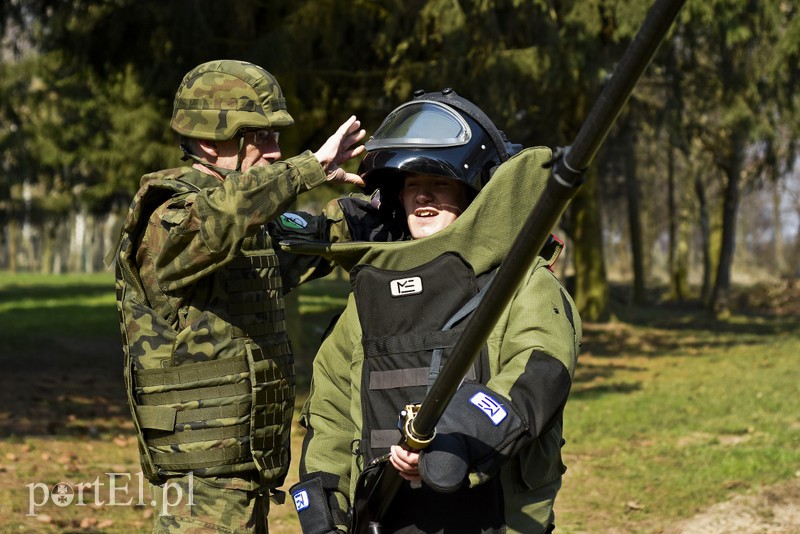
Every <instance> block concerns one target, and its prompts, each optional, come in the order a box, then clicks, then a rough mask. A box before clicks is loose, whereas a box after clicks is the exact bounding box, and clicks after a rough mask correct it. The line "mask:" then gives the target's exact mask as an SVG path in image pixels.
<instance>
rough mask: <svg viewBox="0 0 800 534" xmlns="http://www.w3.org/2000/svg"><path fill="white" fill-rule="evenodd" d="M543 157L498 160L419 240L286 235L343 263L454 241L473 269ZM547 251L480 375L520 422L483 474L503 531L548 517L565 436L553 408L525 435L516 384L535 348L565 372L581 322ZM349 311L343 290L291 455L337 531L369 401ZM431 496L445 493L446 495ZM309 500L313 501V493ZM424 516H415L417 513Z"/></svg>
mask: <svg viewBox="0 0 800 534" xmlns="http://www.w3.org/2000/svg"><path fill="white" fill-rule="evenodd" d="M550 157H551V152H550V150H549V149H544V148H535V149H527V150H524V151H523V152H521V153H520V154H518V155H516V156H514V157H513V158H511V159H510V160H509V161H508V162H506V163H504V164H503V165H502V166H500V167H499V168H498V170H497V172H496V173H495V175H494V177H493V178H492V180H491V181H490V182H489V183H488V185H487V186H485V187H484V188H483V190H482V191H481V193H480V194H479V195H478V196H477V198H476V199H475V200H474V201H473V203H472V204H471V205H470V206H469V208H468V209H467V210H466V211H465V212H464V213H463V214H462V215H461V216H460V217H459V218H458V219H457V220H456V221H455V222H454V223H453V224H452V225H451V226H449V227H448V228H446V229H444V230H442V231H440V232H439V233H437V234H435V235H433V236H430V237H427V238H424V239H422V240H419V241H411V242H399V243H381V244H370V245H368V244H364V243H357V242H354V243H341V244H333V245H328V246H323V245H318V246H317V247H316V248H315V247H314V246H309V245H301V244H295V245H288V244H286V248H289V249H293V250H301V249H302V250H305V251H307V252H310V251H314V252H316V253H320V254H324V255H326V256H328V257H330V258H333V259H335V260H336V261H337V262H339V263H341V264H342V265H344V266H345V267H346V268H348V269H352V268H353V267H355V266H356V265H369V266H370V268H378V269H384V270H395V271H398V272H400V273H402V272H405V271H408V270H410V269H414V268H417V267H419V266H421V265H423V264H427V263H428V262H430V261H432V260H434V258H437V257H439V256H440V255H441V254H442V253H443V252H446V251H453V252H456V253H458V254H459V255H460V256H461V257H463V258H464V260H465V261H466V262H467V263H468V264H469V265H470V266H471V267H472V268H473V270H474V272H475V274H476V275H478V276H480V275H481V274H483V273H486V272H489V271H491V270H493V269H494V268H496V267H497V266H498V265H499V264H500V263H501V262H502V260H503V258H504V257H505V255H506V254H507V253H508V250H509V248H510V245H511V243H512V242H513V240H514V238H515V237H516V235H517V233H518V232H519V229H520V228H521V226H522V224H523V222H524V219H525V217H526V216H527V214H528V213H529V212H530V210H531V208H532V207H533V205H534V203H535V201H536V199H537V198H538V197H539V195H540V194H541V191H542V189H543V187H544V184H545V181H546V179H547V176H548V171H546V170H545V169H543V168H542V164H543V163H544V162H546V161H548V160H549V159H550ZM552 260H553V259H552V258H542V257H539V258H537V260H536V261H535V262H534V264H533V265H532V266H531V267H530V269H529V270H528V271H527V274H526V275H525V277H524V281H523V283H522V284H521V287H520V288H519V289H518V291H517V292H516V294H515V296H514V298H513V300H512V301H511V302H510V303H509V305H508V306H507V307H506V309H505V310H504V311H503V313H502V314H501V316H500V318H499V320H498V322H497V324H496V326H495V327H494V330H493V331H492V333H491V335H490V337H489V338H488V341H487V345H488V365H489V377H488V381H486V382H485V384H484V385H485V387H487V388H488V391H490V392H494V393H495V394H497V395H498V396H499V397H500V398H503V399H506V400H507V401H510V404H511V405H512V406H513V407H514V410H515V411H516V412H517V413H518V414H519V416H520V417H521V419H522V420H523V421H524V422H525V424H526V425H528V426H527V430H526V431H525V432H523V433H522V434H521V435H518V436H517V438H515V440H516V441H517V442H518V443H517V446H513V447H511V449H509V450H513V453H511V454H510V455H509V456H508V457H504V459H502V461H501V464H502V466H501V467H500V468H499V472H495V474H493V475H492V476H491V478H492V480H493V483H496V482H497V479H498V478H499V482H500V483H499V485H498V487H500V488H501V490H500V491H501V492H502V497H501V499H502V500H501V502H502V503H503V504H502V506H503V508H504V510H503V515H504V524H503V525H502V526H501V527H500V528H501V529H506V530H505V531H507V532H521V533H525V534H531V533H536V532H544V531H545V530H546V529H547V528H548V527H549V526H550V525H551V524H553V521H554V516H553V511H552V508H553V502H554V499H555V497H556V494H557V492H558V490H559V489H560V487H561V476H562V474H563V472H564V470H565V467H564V466H563V464H562V460H561V447H562V445H563V443H564V441H563V439H562V417H561V412H560V411H558V413H556V414H554V416H553V420H552V421H551V422H550V423H549V424H547V425H546V426H545V427H544V428H543V430H541V434H538V435H535V433H534V426H535V425H534V421H533V419H534V414H533V411H532V410H530V411H527V412H526V406H528V405H529V404H532V403H533V401H530V399H527V398H520V395H521V392H524V393H525V396H535V395H536V392H535V391H534V392H533V393H531V390H530V388H520V387H518V386H519V385H520V384H521V383H525V382H526V381H528V382H530V380H531V378H533V381H534V382H535V380H536V377H530V376H529V375H530V373H531V372H534V373H535V372H536V367H535V366H533V365H532V361H533V359H534V356H535V355H536V357H540V358H541V357H545V358H549V359H551V360H552V361H555V360H557V362H560V364H558V363H556V366H561V365H563V369H564V375H565V376H567V374H568V377H567V378H566V380H567V381H568V382H569V381H570V380H571V377H572V375H573V373H574V370H575V365H576V362H577V357H578V350H579V344H580V339H581V335H582V331H581V322H580V318H579V317H578V315H577V313H576V312H575V306H574V303H573V302H572V300H571V298H570V297H569V295H568V294H567V292H566V290H565V289H564V288H563V287H562V285H561V284H560V282H559V281H558V279H557V278H556V277H555V276H554V274H553V272H552V271H551V270H550V269H548V267H549V266H550V264H551V261H552ZM377 290H378V288H376V291H377ZM358 310H359V307H358V306H357V302H356V299H355V298H354V296H353V295H352V294H351V295H350V298H349V300H348V303H347V307H346V309H345V311H344V312H343V314H342V315H341V317H340V318H339V320H338V322H337V323H336V325H335V327H334V328H333V330H332V331H331V333H330V335H329V336H328V337H327V338H326V339H325V340H324V342H323V344H322V346H321V348H320V350H319V352H318V354H317V357H316V360H315V362H314V371H313V380H312V384H311V391H310V396H309V399H308V401H307V403H306V404H305V406H304V408H303V412H302V416H301V423H302V424H303V425H304V426H305V427H306V428H307V429H308V434H307V436H306V438H305V443H304V448H303V455H302V459H301V473H300V474H301V482H302V481H303V479H304V478H305V479H307V478H308V477H314V476H317V475H320V474H322V476H321V477H318V480H320V481H321V482H320V485H321V487H323V488H324V489H325V492H326V496H327V501H328V503H327V504H328V508H330V511H331V517H332V519H333V521H332V523H333V525H335V528H337V529H339V530H343V531H347V529H348V528H349V525H348V521H349V519H348V513H347V511H348V510H349V509H350V507H351V506H352V504H353V503H352V499H353V495H354V491H355V486H356V481H357V479H358V476H359V473H360V472H361V471H362V469H363V467H364V466H363V458H361V456H360V455H359V454H358V452H357V449H358V444H359V440H361V438H362V424H363V417H362V402H368V401H365V400H364V399H365V398H366V396H367V392H364V391H362V389H363V387H364V386H363V384H364V383H365V382H364V377H363V376H362V366H363V365H364V352H365V351H364V346H363V344H362V341H363V339H362V323H363V321H368V320H369V318H365V317H359V314H358ZM424 311H425V310H424V309H421V310H420V312H419V317H420V318H423V317H424V316H425V313H424ZM421 320H422V319H421ZM562 389H564V388H562ZM566 389H567V391H566V392H564V391H562V392H561V393H560V394H563V395H564V402H565V399H566V394H567V393H568V385H567V387H566ZM515 395H517V398H515ZM561 408H562V409H563V404H562V405H561ZM539 425H540V426H541V422H540V423H539ZM468 480H469V485H471V486H473V487H475V486H479V485H481V484H485V483H487V482H488V481H487V478H486V476H485V473H479V472H475V471H471V472H470V473H469V476H468ZM292 491H293V494H294V493H295V492H294V489H293V490H292ZM438 495H442V497H441V498H442V499H445V497H444V495H446V494H438ZM433 498H434V499H436V498H438V497H436V495H434V497H433ZM306 499H307V495H306V494H302V495H299V494H295V501H296V505H297V507H298V510H299V509H301V507H303V508H306V507H309V503H308V502H306V501H305V500H306ZM443 502H445V501H443ZM310 505H311V507H313V505H314V503H310ZM456 506H457V505H456ZM433 507H434V508H435V505H434V506H433ZM309 509H313V508H309ZM403 513H406V514H412V515H413V514H414V513H415V510H414V509H413V508H410V509H404V510H403ZM301 517H302V516H301ZM423 519H424V518H421V521H419V522H418V523H420V524H421V523H424V520H423ZM301 521H302V519H301ZM412 523H415V521H412ZM331 526H332V525H331ZM415 529H416V530H415ZM330 531H333V528H331V529H330ZM414 531H422V532H427V531H428V530H426V528H425V527H424V526H417V527H413V528H411V529H410V530H409V532H414Z"/></svg>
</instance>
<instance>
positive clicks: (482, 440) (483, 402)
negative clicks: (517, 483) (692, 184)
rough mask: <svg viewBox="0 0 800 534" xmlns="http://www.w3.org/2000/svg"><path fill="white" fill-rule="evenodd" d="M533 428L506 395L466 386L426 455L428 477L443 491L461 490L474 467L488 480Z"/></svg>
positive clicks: (423, 470) (425, 474)
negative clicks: (530, 428)
mask: <svg viewBox="0 0 800 534" xmlns="http://www.w3.org/2000/svg"><path fill="white" fill-rule="evenodd" d="M527 429H528V428H527V424H526V423H525V421H524V420H523V419H522V418H521V417H520V416H519V414H518V413H517V412H516V410H515V409H514V407H513V406H511V403H510V402H509V401H508V400H507V399H506V398H504V397H502V396H500V395H498V394H497V393H495V392H493V391H492V390H490V389H489V388H487V387H486V386H482V385H479V384H463V385H462V386H461V388H459V390H458V391H457V392H456V394H455V395H454V396H453V400H452V401H451V402H450V404H449V405H448V406H447V409H446V410H445V411H444V414H442V418H441V420H440V421H439V424H438V425H437V427H436V437H435V438H434V440H433V441H432V442H431V444H430V445H429V446H428V447H427V448H425V449H423V450H422V452H421V454H420V460H419V472H420V475H421V476H422V480H424V481H425V483H426V484H428V485H429V486H430V487H431V488H433V489H434V490H436V491H439V492H443V493H449V492H453V491H456V490H457V489H458V488H460V487H461V486H462V485H463V484H464V482H465V481H466V478H467V474H468V473H469V471H470V470H473V471H475V472H476V473H477V475H478V477H479V480H480V482H483V481H485V480H487V479H488V478H490V477H492V476H494V475H495V474H496V473H497V472H498V471H499V470H500V467H501V466H502V465H503V463H505V461H506V460H507V459H508V457H509V455H510V454H511V452H512V450H515V449H516V447H514V444H515V442H516V441H517V439H518V438H519V437H520V436H521V435H522V434H523V433H525V432H526V431H527Z"/></svg>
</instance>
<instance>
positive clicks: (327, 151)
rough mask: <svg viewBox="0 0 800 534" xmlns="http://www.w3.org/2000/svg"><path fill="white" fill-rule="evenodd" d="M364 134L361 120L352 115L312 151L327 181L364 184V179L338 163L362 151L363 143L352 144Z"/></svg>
mask: <svg viewBox="0 0 800 534" xmlns="http://www.w3.org/2000/svg"><path fill="white" fill-rule="evenodd" d="M366 134H367V132H366V131H365V130H363V129H361V121H359V120H358V119H357V118H356V116H355V115H352V116H351V117H350V118H349V119H347V120H346V121H345V122H344V123H343V124H342V125H341V126H339V129H338V130H336V133H334V134H333V135H332V136H330V137H329V138H328V140H327V141H325V144H323V145H322V146H321V147H320V148H319V150H317V151H316V152H315V153H314V156H315V157H316V158H317V160H318V161H319V163H320V165H322V168H323V170H324V171H325V174H326V175H327V179H328V181H329V182H334V183H349V184H355V185H359V186H363V185H364V180H362V179H361V177H360V176H359V175H357V174H355V173H349V172H346V171H345V170H344V169H342V168H341V167H340V165H342V164H343V163H344V162H346V161H348V160H350V159H352V158H354V157H356V156H358V155H360V154H361V153H362V152H364V150H365V149H364V145H358V146H355V147H353V145H355V144H356V143H358V142H359V141H361V140H362V139H364V136H365V135H366Z"/></svg>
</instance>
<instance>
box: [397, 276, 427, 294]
mask: <svg viewBox="0 0 800 534" xmlns="http://www.w3.org/2000/svg"><path fill="white" fill-rule="evenodd" d="M389 288H390V289H391V291H392V296H393V297H405V296H408V295H417V294H419V293H422V278H420V277H419V276H412V277H411V278H398V279H397V280H392V281H391V282H389Z"/></svg>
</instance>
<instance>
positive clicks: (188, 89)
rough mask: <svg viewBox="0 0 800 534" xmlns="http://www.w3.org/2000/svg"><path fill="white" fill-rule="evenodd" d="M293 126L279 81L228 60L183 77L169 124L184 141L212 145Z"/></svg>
mask: <svg viewBox="0 0 800 534" xmlns="http://www.w3.org/2000/svg"><path fill="white" fill-rule="evenodd" d="M292 124H294V119H292V116H291V115H289V112H288V111H286V100H285V99H284V98H283V92H282V91H281V87H280V85H278V81H277V80H276V79H275V77H274V76H273V75H272V74H270V73H269V72H267V71H266V70H264V69H263V68H261V67H259V66H258V65H254V64H253V63H247V62H245V61H234V60H229V59H224V60H218V61H209V62H207V63H203V64H202V65H198V66H197V67H195V68H194V69H192V70H191V71H190V72H189V73H188V74H186V76H184V77H183V81H182V82H181V85H180V87H178V91H177V93H176V94H175V102H174V107H173V111H172V121H171V122H170V126H172V129H173V130H175V131H176V132H177V133H178V134H180V135H183V136H186V137H191V138H195V139H206V140H213V141H224V140H227V139H232V138H233V137H234V136H235V135H236V133H237V132H238V131H240V130H242V129H250V128H281V127H285V126H291V125H292Z"/></svg>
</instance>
